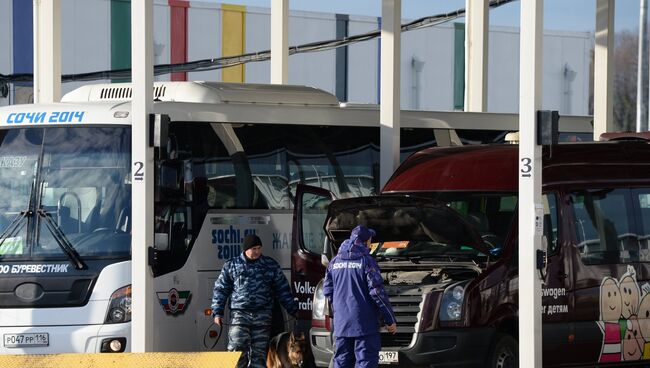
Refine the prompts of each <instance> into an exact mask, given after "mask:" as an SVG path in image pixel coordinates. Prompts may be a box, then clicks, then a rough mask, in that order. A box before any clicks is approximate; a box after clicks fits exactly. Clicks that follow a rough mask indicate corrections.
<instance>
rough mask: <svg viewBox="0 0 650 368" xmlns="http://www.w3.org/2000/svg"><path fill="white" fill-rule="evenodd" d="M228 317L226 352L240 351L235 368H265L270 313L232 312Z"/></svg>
mask: <svg viewBox="0 0 650 368" xmlns="http://www.w3.org/2000/svg"><path fill="white" fill-rule="evenodd" d="M230 317H231V318H230V329H229V330H228V351H241V356H240V357H239V361H238V362H237V368H244V367H250V368H266V349H267V348H268V345H269V337H270V336H269V335H270V334H271V312H270V311H268V312H267V311H256V312H251V311H242V310H233V311H231V312H230Z"/></svg>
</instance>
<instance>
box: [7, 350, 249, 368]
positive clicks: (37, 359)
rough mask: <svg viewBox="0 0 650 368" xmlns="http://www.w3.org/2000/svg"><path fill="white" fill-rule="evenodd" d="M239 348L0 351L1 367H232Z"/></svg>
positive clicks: (235, 362) (234, 364)
mask: <svg viewBox="0 0 650 368" xmlns="http://www.w3.org/2000/svg"><path fill="white" fill-rule="evenodd" d="M239 355H240V353H239V352H232V353H227V352H202V353H121V354H52V355H0V367H2V368H14V367H15V368H31V367H34V368H130V367H133V368H233V367H235V366H236V365H237V361H238V360H239Z"/></svg>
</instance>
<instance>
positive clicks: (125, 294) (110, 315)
mask: <svg viewBox="0 0 650 368" xmlns="http://www.w3.org/2000/svg"><path fill="white" fill-rule="evenodd" d="M130 321H131V285H127V286H125V287H123V288H120V289H117V290H115V292H114V293H113V295H111V299H110V300H109V302H108V311H106V320H105V321H104V322H105V323H123V322H130Z"/></svg>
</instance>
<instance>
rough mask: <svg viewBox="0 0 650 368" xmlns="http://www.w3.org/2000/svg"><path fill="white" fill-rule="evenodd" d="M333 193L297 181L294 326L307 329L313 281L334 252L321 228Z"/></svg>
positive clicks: (293, 273)
mask: <svg viewBox="0 0 650 368" xmlns="http://www.w3.org/2000/svg"><path fill="white" fill-rule="evenodd" d="M333 199H334V196H333V194H332V193H331V192H330V191H328V190H326V189H323V188H317V187H312V186H308V185H302V184H299V185H298V187H297V189H296V202H295V203H296V205H295V208H294V218H293V241H292V244H291V288H292V290H293V293H294V295H295V296H296V297H297V298H298V315H297V321H296V328H297V329H299V330H301V331H305V332H306V333H307V332H308V331H309V327H310V323H311V322H310V321H311V310H312V300H313V297H314V291H315V290H316V285H318V283H319V282H320V280H321V279H322V278H323V277H324V276H325V268H326V265H327V262H328V261H329V259H331V257H332V256H333V255H332V254H331V251H330V250H329V247H328V244H326V243H325V242H326V241H327V236H326V235H325V230H324V229H323V224H324V223H325V218H326V217H327V208H328V206H329V204H330V202H331V201H332V200H333Z"/></svg>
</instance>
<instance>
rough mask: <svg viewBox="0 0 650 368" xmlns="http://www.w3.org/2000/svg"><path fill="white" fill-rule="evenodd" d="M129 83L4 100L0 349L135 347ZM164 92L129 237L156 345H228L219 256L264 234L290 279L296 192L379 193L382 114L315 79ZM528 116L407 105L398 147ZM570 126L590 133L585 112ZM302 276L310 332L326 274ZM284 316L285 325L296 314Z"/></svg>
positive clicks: (405, 151)
mask: <svg viewBox="0 0 650 368" xmlns="http://www.w3.org/2000/svg"><path fill="white" fill-rule="evenodd" d="M131 93H132V90H131V85H130V84H121V83H114V84H97V85H87V86H83V87H80V88H78V89H76V90H74V91H72V92H70V93H68V94H66V95H65V96H64V97H63V99H62V101H61V102H60V103H54V104H36V105H15V106H8V107H3V108H0V335H1V336H2V339H3V342H2V346H0V353H1V354H50V353H63V352H122V351H129V350H130V326H131V324H130V320H131V261H130V259H131V246H132V245H131V235H130V234H131V200H132V198H131V183H132V180H134V175H135V173H136V172H137V170H135V169H134V168H133V167H132V161H131V130H130V126H131V115H130V112H131V103H130V99H131ZM154 99H155V100H154V103H153V113H154V114H156V115H159V116H160V119H159V120H160V121H162V122H168V124H163V125H164V127H165V129H163V128H162V127H163V125H161V129H160V131H159V133H161V134H162V136H163V137H165V136H166V137H167V138H166V139H164V138H163V139H162V141H161V143H162V144H160V147H157V150H156V154H155V194H154V196H155V204H154V207H155V208H154V219H153V220H154V231H155V233H156V234H155V237H154V238H155V239H156V241H155V244H134V245H133V246H147V247H154V246H155V248H154V251H155V253H156V254H155V256H156V257H155V262H154V263H153V264H152V265H151V268H152V271H153V273H154V276H155V282H154V287H155V295H153V296H152V297H154V298H155V299H156V300H157V301H158V306H157V307H156V308H155V312H154V313H155V316H154V320H155V324H154V325H155V333H154V349H155V350H156V351H200V350H216V349H225V344H226V340H227V339H225V338H222V335H223V334H222V331H221V330H220V329H218V328H217V327H216V326H215V325H214V324H213V323H212V318H211V316H210V312H209V311H208V310H207V309H209V307H210V302H211V298H212V289H213V285H214V281H215V279H216V278H217V276H218V274H219V271H220V270H221V267H222V266H223V264H224V262H225V261H227V260H228V259H230V258H232V257H236V256H238V255H239V254H240V244H241V241H242V239H243V237H244V236H245V235H246V234H249V233H256V234H258V235H259V236H260V237H261V238H262V240H263V242H264V248H263V249H264V252H265V253H266V254H268V255H270V256H272V257H274V258H275V259H276V260H277V261H278V262H279V263H280V265H281V266H282V268H283V269H284V270H285V273H286V274H287V276H291V275H290V269H291V243H292V224H293V216H294V213H293V209H294V203H295V200H296V199H295V198H296V189H297V187H298V186H300V185H311V186H315V187H320V188H324V189H327V190H328V191H331V192H332V193H335V195H336V196H338V197H341V198H342V197H357V196H367V195H373V194H376V193H378V176H379V175H378V171H379V131H380V129H379V109H378V107H377V106H371V105H354V104H346V103H340V102H339V101H338V100H337V99H336V97H335V96H333V95H331V94H329V93H327V92H324V91H321V90H318V89H315V88H310V87H302V86H271V85H255V84H227V83H213V82H160V83H155V84H154ZM163 117H164V118H163ZM517 121H518V119H517V116H516V115H508V114H484V115H480V114H464V113H455V112H440V113H434V112H421V111H403V112H402V114H401V129H400V133H399V134H400V140H401V143H402V144H401V155H402V157H406V156H408V155H410V154H411V153H413V152H415V151H418V150H420V149H422V148H425V147H430V146H436V145H451V144H471V143H482V142H493V141H500V140H503V137H504V135H505V133H506V132H508V131H511V130H514V129H516V126H517ZM452 128H453V129H452ZM561 130H563V132H564V134H565V136H566V137H567V138H570V139H589V136H590V135H591V125H590V119H589V118H567V119H566V120H563V122H562V125H561ZM165 132H166V135H165V134H164V133H165ZM319 236H320V235H319ZM321 246H322V242H321ZM319 262H320V260H319ZM319 264H320V263H319ZM310 272H311V271H310ZM291 285H292V287H293V291H294V293H295V295H296V297H297V298H298V301H299V305H300V308H301V311H300V313H299V321H298V325H299V327H300V326H302V327H303V328H308V327H309V323H310V321H309V320H310V318H311V307H312V302H311V301H312V295H313V288H314V286H315V285H316V282H311V283H310V281H306V282H303V280H302V279H300V278H298V279H294V280H291ZM226 317H228V315H226ZM277 321H278V322H277V324H276V327H275V328H276V329H277V330H278V331H279V330H281V329H283V328H285V326H284V325H283V324H284V323H285V322H288V323H291V322H292V321H290V320H289V319H288V318H287V317H286V316H283V315H282V314H278V318H277Z"/></svg>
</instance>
